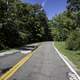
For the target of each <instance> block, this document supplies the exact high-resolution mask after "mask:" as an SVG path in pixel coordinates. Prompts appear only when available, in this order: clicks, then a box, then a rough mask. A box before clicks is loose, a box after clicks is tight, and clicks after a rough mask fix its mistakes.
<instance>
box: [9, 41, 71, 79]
mask: <svg viewBox="0 0 80 80" xmlns="http://www.w3.org/2000/svg"><path fill="white" fill-rule="evenodd" d="M67 72H70V69H69V68H68V67H67V66H66V64H65V63H64V62H63V60H62V59H61V58H60V57H59V55H58V54H57V52H56V51H55V49H54V48H53V47H52V42H43V43H42V44H41V45H40V47H39V48H38V49H36V50H35V51H34V52H33V56H32V57H31V58H30V60H29V61H28V62H26V63H25V64H24V65H23V66H22V67H21V68H20V69H19V70H18V71H17V72H16V73H15V74H14V75H13V76H12V77H11V78H10V79H9V80H67V76H66V74H67Z"/></svg>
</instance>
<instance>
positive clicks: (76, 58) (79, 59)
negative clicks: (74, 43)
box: [54, 42, 80, 69]
mask: <svg viewBox="0 0 80 80" xmlns="http://www.w3.org/2000/svg"><path fill="white" fill-rule="evenodd" d="M54 45H55V46H56V48H57V49H58V50H59V51H60V52H61V53H62V54H63V55H65V56H67V57H68V59H69V60H71V61H72V62H73V63H74V64H75V65H76V67H77V68H78V69H80V51H71V50H67V49H66V45H65V42H55V43H54Z"/></svg>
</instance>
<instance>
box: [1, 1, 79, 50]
mask: <svg viewBox="0 0 80 80" xmlns="http://www.w3.org/2000/svg"><path fill="white" fill-rule="evenodd" d="M52 40H53V41H65V42H66V48H67V49H69V50H80V0H67V5H66V10H65V11H64V12H62V13H60V14H57V15H56V16H54V17H53V18H52V20H48V17H47V15H46V12H45V10H44V9H43V7H42V6H41V5H40V4H33V5H32V4H29V3H23V2H22V1H21V0H0V50H2V49H8V48H14V47H19V46H22V45H25V44H28V43H33V42H41V41H52Z"/></svg>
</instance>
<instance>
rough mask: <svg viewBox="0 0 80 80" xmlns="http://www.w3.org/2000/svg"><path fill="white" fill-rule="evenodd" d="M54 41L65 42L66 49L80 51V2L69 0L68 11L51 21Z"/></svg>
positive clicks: (79, 0)
mask: <svg viewBox="0 0 80 80" xmlns="http://www.w3.org/2000/svg"><path fill="white" fill-rule="evenodd" d="M49 26H52V27H51V30H52V35H53V39H54V40H56V41H65V42H66V45H65V46H66V48H67V49H70V50H80V0H67V9H66V10H65V11H64V12H63V13H61V14H59V15H56V16H55V17H53V19H52V20H50V21H49Z"/></svg>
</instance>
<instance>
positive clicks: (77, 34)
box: [66, 31, 80, 50]
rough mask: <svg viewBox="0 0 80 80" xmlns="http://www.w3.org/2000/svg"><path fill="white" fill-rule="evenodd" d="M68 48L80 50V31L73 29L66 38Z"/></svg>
mask: <svg viewBox="0 0 80 80" xmlns="http://www.w3.org/2000/svg"><path fill="white" fill-rule="evenodd" d="M66 48H67V49H69V50H80V31H72V32H71V33H70V35H69V36H68V38H67V40H66Z"/></svg>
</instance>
